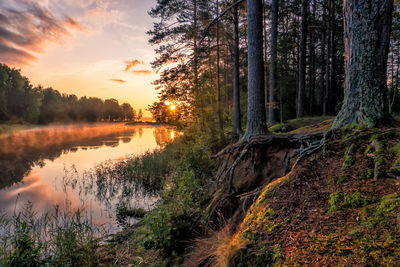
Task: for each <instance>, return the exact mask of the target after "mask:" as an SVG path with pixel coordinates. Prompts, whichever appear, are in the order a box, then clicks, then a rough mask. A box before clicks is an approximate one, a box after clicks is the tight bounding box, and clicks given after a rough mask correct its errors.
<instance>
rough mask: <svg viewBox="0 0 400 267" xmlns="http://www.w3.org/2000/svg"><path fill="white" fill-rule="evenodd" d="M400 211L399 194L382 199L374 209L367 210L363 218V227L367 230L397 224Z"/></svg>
mask: <svg viewBox="0 0 400 267" xmlns="http://www.w3.org/2000/svg"><path fill="white" fill-rule="evenodd" d="M399 211H400V194H390V195H386V196H384V197H382V199H381V200H380V202H379V203H378V205H377V206H376V207H375V208H371V209H367V210H366V212H365V216H364V225H365V226H367V227H368V228H374V227H376V226H387V225H391V224H398V222H396V221H394V220H397V216H398V213H399Z"/></svg>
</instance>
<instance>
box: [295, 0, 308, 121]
mask: <svg viewBox="0 0 400 267" xmlns="http://www.w3.org/2000/svg"><path fill="white" fill-rule="evenodd" d="M307 9H308V0H302V2H301V41H300V62H299V89H298V93H297V118H301V117H303V116H304V98H305V87H306V63H307V62H306V56H307Z"/></svg>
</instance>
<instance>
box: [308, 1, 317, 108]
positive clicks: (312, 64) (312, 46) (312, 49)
mask: <svg viewBox="0 0 400 267" xmlns="http://www.w3.org/2000/svg"><path fill="white" fill-rule="evenodd" d="M311 21H312V27H311V30H310V88H309V89H310V92H309V111H310V115H313V112H314V95H315V81H316V79H315V0H313V1H312V16H311Z"/></svg>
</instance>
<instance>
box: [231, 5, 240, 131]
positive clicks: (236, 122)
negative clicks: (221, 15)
mask: <svg viewBox="0 0 400 267" xmlns="http://www.w3.org/2000/svg"><path fill="white" fill-rule="evenodd" d="M233 25H234V43H233V132H234V134H235V135H237V136H239V135H240V134H241V132H242V122H241V114H240V88H239V64H240V62H239V8H238V6H237V5H235V7H234V8H233Z"/></svg>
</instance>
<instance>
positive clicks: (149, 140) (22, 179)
mask: <svg viewBox="0 0 400 267" xmlns="http://www.w3.org/2000/svg"><path fill="white" fill-rule="evenodd" d="M171 132H172V130H171V129H167V128H165V127H156V128H154V127H143V126H140V127H138V126H129V127H127V126H125V125H122V124H118V125H117V124H115V125H112V126H110V125H84V126H81V127H77V126H69V127H62V126H58V127H43V128H38V129H34V130H30V131H24V132H20V133H17V134H15V135H8V136H0V210H3V211H6V212H7V213H12V212H14V210H18V209H20V208H22V207H23V206H24V204H25V203H26V202H27V201H30V202H32V203H33V204H34V208H35V210H36V211H39V212H47V211H50V210H53V207H54V205H60V207H61V208H62V207H63V206H64V207H66V206H69V207H70V208H71V209H77V208H85V210H87V211H88V213H89V214H88V215H89V216H90V217H91V218H93V221H94V222H97V223H114V221H115V206H116V205H117V204H118V201H120V199H121V196H124V195H125V196H126V195H127V193H130V199H131V202H132V203H130V204H131V205H133V206H138V207H143V208H148V207H149V206H151V205H152V204H153V203H154V201H155V199H156V196H155V195H154V192H151V191H152V190H151V189H149V188H150V187H152V185H145V186H143V185H142V186H141V187H140V188H135V187H134V186H133V185H132V183H133V182H134V181H129V180H124V181H117V180H116V179H113V176H112V175H111V173H108V172H107V170H108V169H107V168H111V166H112V165H113V164H114V163H115V162H117V161H120V160H125V159H127V158H128V157H129V155H131V154H136V155H138V154H142V153H144V152H146V151H149V150H150V151H151V150H154V149H156V148H160V147H163V146H165V145H166V144H168V143H169V142H171V141H172V140H173V136H174V135H175V134H171ZM136 133H138V134H136ZM106 160H109V161H108V162H107V163H105V164H102V165H99V164H100V163H101V162H104V161H106ZM96 165H97V167H95V166H96ZM99 166H102V168H103V169H101V170H100V169H99V168H100V167H99ZM100 171H101V172H102V177H103V179H100V180H99V179H98V174H99V172H100ZM124 190H125V192H124ZM128 191H130V192H128ZM153 191H154V190H153Z"/></svg>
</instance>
